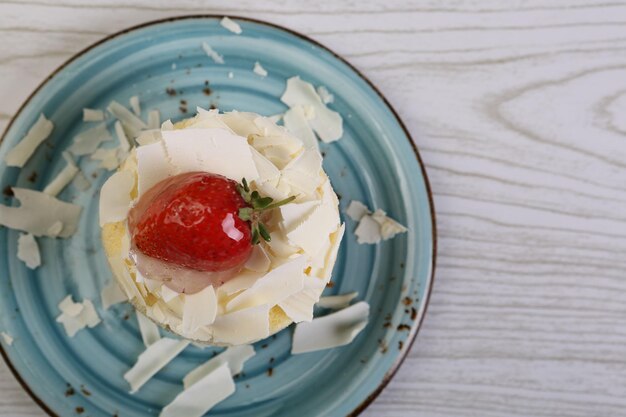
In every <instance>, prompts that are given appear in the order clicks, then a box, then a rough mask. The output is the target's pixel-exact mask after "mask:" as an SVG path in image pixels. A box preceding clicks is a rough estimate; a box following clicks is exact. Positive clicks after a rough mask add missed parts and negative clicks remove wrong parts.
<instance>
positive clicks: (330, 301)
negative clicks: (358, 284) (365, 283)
mask: <svg viewBox="0 0 626 417" xmlns="http://www.w3.org/2000/svg"><path fill="white" fill-rule="evenodd" d="M358 295H359V293H358V292H350V293H348V294H342V295H329V296H326V297H321V298H320V300H319V301H318V302H317V306H318V307H322V308H330V309H332V310H341V309H342V308H346V307H348V306H349V305H350V302H351V301H352V300H354V299H355V298H356V297H357V296H358Z"/></svg>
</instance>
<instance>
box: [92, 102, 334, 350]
mask: <svg viewBox="0 0 626 417" xmlns="http://www.w3.org/2000/svg"><path fill="white" fill-rule="evenodd" d="M136 142H137V147H136V148H134V149H133V150H132V151H131V152H130V154H129V156H128V158H127V159H126V160H125V161H124V163H123V164H122V165H121V166H120V168H119V170H118V171H117V172H116V173H115V174H113V176H111V177H110V178H109V179H108V180H107V182H106V183H105V184H104V186H103V187H102V191H101V196H100V225H101V227H102V242H103V246H104V249H105V252H106V255H107V258H108V261H109V264H110V266H111V270H112V272H113V275H114V276H115V278H116V280H117V282H118V283H119V284H120V287H121V288H122V290H123V291H124V292H125V294H126V296H127V297H128V298H129V300H130V302H131V303H132V304H133V306H134V307H135V308H136V309H137V310H138V311H139V312H141V313H142V314H144V315H146V316H147V317H148V318H150V319H151V320H153V321H154V322H155V323H157V324H159V325H160V326H163V327H164V328H166V329H168V330H170V331H171V332H173V333H176V334H178V335H180V336H181V337H183V338H186V339H189V340H192V341H194V342H197V343H201V344H210V345H217V346H230V345H239V344H246V343H252V342H255V341H258V340H261V339H264V338H266V337H268V336H270V335H272V334H274V333H276V332H278V331H280V330H282V329H284V328H285V327H287V326H289V325H290V324H291V323H293V322H296V323H297V322H302V321H310V320H311V319H312V317H313V308H314V305H315V303H316V302H317V301H318V300H319V297H320V295H321V293H322V291H323V290H324V288H325V286H326V284H327V283H328V282H329V280H330V278H331V273H332V270H333V266H334V264H335V260H336V257H337V252H338V249H339V245H340V243H341V239H342V237H343V232H344V226H343V225H342V224H341V220H340V217H339V210H338V199H337V195H336V194H335V192H334V190H333V187H332V185H331V183H330V180H329V179H328V176H327V175H326V173H325V172H324V170H323V168H322V157H321V155H320V153H319V151H318V150H317V149H316V148H314V147H307V146H305V145H304V143H303V141H302V140H300V139H299V138H297V137H295V136H293V135H292V134H290V133H289V132H288V131H287V130H285V129H284V128H283V127H282V126H278V125H277V124H276V123H275V122H274V121H273V120H271V119H269V118H266V117H263V116H259V115H257V114H254V113H244V112H229V113H223V114H220V113H219V112H218V111H216V110H212V111H206V110H203V109H198V114H197V115H196V116H195V117H193V118H189V119H185V120H183V121H181V122H179V123H176V124H172V123H170V122H169V121H168V122H165V123H164V124H163V125H162V127H161V129H160V130H152V131H145V132H142V133H141V135H140V136H139V137H137V138H136ZM201 183H202V184H201ZM199 184H200V185H199ZM218 185H219V186H218ZM222 186H223V187H225V188H224V190H222V191H220V192H221V194H219V193H218V192H217V191H215V193H218V194H216V195H224V196H226V197H224V198H227V199H228V201H229V204H230V205H229V206H228V207H231V206H233V205H237V210H236V211H232V210H231V211H232V213H231V212H229V213H228V215H227V216H226V217H224V221H223V222H222V223H221V224H222V227H221V229H222V230H219V229H220V228H219V227H217V228H211V227H205V228H204V229H203V228H202V227H200V226H198V224H200V223H199V222H197V221H196V222H195V223H193V225H194V226H193V228H192V229H185V227H187V223H185V221H186V220H185V221H183V222H182V223H181V225H183V226H180V234H179V235H177V234H176V233H177V230H179V229H177V227H178V225H176V224H172V222H171V221H170V220H168V219H167V218H165V219H164V216H160V215H159V213H160V210H161V208H163V207H167V208H166V209H164V210H174V212H175V213H176V215H177V216H178V214H180V210H183V211H185V210H192V211H193V210H195V209H192V208H189V207H196V206H197V204H198V203H197V201H196V200H194V202H193V203H191V204H188V205H187V206H174V205H168V201H169V200H168V201H165V200H166V199H167V198H178V197H179V196H180V194H181V193H183V194H185V196H188V195H190V194H188V192H187V191H186V190H187V188H184V187H190V188H189V189H194V190H196V191H197V190H198V189H199V188H198V187H209V188H201V189H202V190H204V191H201V192H200V191H198V192H196V193H195V194H193V193H191V194H193V195H194V196H195V197H194V198H196V199H200V200H202V199H209V197H208V194H207V192H208V191H206V190H218V189H220V190H221V188H219V187H222ZM194 187H195V188H194ZM210 187H213V188H210ZM235 189H236V190H237V192H238V193H240V194H241V195H234V194H235V192H234V191H233V190H235ZM163 190H167V192H165V191H163ZM154 195H158V196H159V197H154ZM155 198H161V199H162V200H164V201H165V202H162V201H160V202H159V204H160V205H159V204H157V203H154V201H155V200H154V199H155ZM185 198H187V197H185ZM190 198H191V197H190ZM176 201H179V200H176ZM150 204H152V205H150ZM194 204H195V205H194ZM220 204H221V203H220ZM224 204H225V203H224ZM148 206H150V208H149V209H146V207H148ZM222 206H223V204H222V205H221V206H220V207H222ZM178 207H183V208H182V209H181V208H178ZM185 207H187V208H185ZM198 207H199V206H198ZM233 207H234V206H233ZM255 208H258V210H255ZM242 209H243V210H242ZM176 210H178V211H176ZM203 210H205V208H203ZM206 210H208V211H206ZM206 210H205V211H204V212H203V213H207V212H211V210H210V209H206ZM216 210H218V209H217V208H214V213H216V212H217V211H216ZM146 213H147V214H146ZM194 213H195V212H193V213H191V214H190V213H189V212H185V213H182V214H181V216H192V217H191V218H192V220H193V219H196V218H195V217H193V215H195V214H194ZM196 214H197V213H196ZM237 215H239V217H237ZM142 216H143V217H142ZM150 216H152V217H150ZM148 217H150V218H149V219H148ZM165 217H167V216H165ZM146 219H147V220H146ZM185 219H187V217H185ZM203 219H204V217H203ZM260 220H262V222H261V221H260ZM176 221H178V220H176ZM193 221H195V220H193ZM150 222H157V223H158V222H160V223H158V225H160V226H158V227H157V226H154V227H156V229H154V228H152V226H151V225H152V224H153V223H150ZM164 224H166V226H167V227H165V226H163V225H164ZM190 224H191V223H190ZM206 224H207V225H208V224H209V223H206ZM146 225H150V226H146ZM201 225H204V223H202V224H201ZM246 228H247V229H246ZM196 232H197V233H196ZM216 233H217V234H218V235H219V236H218V237H217V238H216V237H215V234H216ZM205 234H206V235H205ZM224 234H225V235H227V236H229V237H230V238H231V239H234V240H233V242H228V240H227V238H226V237H224ZM146 236H148V237H149V238H146ZM209 236H211V237H209ZM220 236H221V237H220ZM222 238H223V239H226V241H225V242H222V243H225V244H227V245H229V246H228V248H227V249H220V250H217V249H215V250H213V249H214V248H213V247H211V246H210V245H211V244H212V243H211V242H212V241H211V239H222ZM237 239H240V240H241V239H243V240H242V241H243V242H244V243H241V242H240V240H237ZM235 240H236V242H235ZM248 240H249V241H250V242H249V247H248V246H247V242H248ZM179 241H180V242H179ZM146 242H148V243H146ZM185 243H188V244H187V245H185ZM207 245H209V246H207ZM220 248H221V247H220ZM182 252H184V253H182ZM172 254H173V255H172ZM212 256H218V257H221V258H220V262H221V263H220V265H223V266H224V267H225V268H226V267H227V269H225V270H219V271H218V270H213V269H211V268H213V266H214V265H213V264H212V263H211V262H210V261H211V260H212V259H213V258H212ZM180 259H184V260H185V261H181V260H180ZM155 260H156V261H155ZM153 261H155V262H153ZM152 265H156V267H154V268H153V267H152ZM197 265H201V266H198V269H195V268H196V266H197ZM233 265H234V266H233ZM170 267H171V268H170ZM218 269H219V268H218Z"/></svg>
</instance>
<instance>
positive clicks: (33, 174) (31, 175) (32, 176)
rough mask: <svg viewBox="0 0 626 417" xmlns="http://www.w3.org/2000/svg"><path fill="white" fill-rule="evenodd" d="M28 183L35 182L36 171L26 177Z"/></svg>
mask: <svg viewBox="0 0 626 417" xmlns="http://www.w3.org/2000/svg"><path fill="white" fill-rule="evenodd" d="M28 181H30V182H35V181H37V171H33V172H32V173H31V174H30V176H29V177H28Z"/></svg>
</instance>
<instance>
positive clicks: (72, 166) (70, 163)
mask: <svg viewBox="0 0 626 417" xmlns="http://www.w3.org/2000/svg"><path fill="white" fill-rule="evenodd" d="M63 157H64V158H65V162H66V163H65V167H64V168H63V169H62V170H61V172H59V173H58V174H57V176H56V177H54V179H53V180H52V181H50V183H49V184H48V185H47V186H46V188H44V189H43V192H44V193H45V194H48V195H50V196H52V197H56V196H57V195H58V194H59V193H60V192H61V191H63V189H64V188H65V187H67V185H68V184H69V183H70V182H72V180H73V179H74V177H75V176H76V174H78V172H79V171H80V170H79V169H78V167H77V166H76V163H74V160H73V159H72V156H71V155H70V154H69V153H65V152H64V153H63Z"/></svg>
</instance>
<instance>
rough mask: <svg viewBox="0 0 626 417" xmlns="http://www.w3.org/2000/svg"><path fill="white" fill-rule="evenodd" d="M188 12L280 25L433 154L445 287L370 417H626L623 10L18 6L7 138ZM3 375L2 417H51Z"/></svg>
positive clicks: (4, 16)
mask: <svg viewBox="0 0 626 417" xmlns="http://www.w3.org/2000/svg"><path fill="white" fill-rule="evenodd" d="M120 10H121V11H123V12H120ZM191 13H220V14H222V13H223V14H227V13H231V14H238V15H244V16H250V17H255V18H259V19H265V20H269V21H271V22H275V23H278V24H281V25H285V26H288V27H290V28H293V29H295V30H298V31H300V32H303V33H305V34H307V35H310V36H312V37H314V38H315V39H317V40H319V41H320V42H322V43H324V44H325V45H327V46H329V47H330V48H332V49H334V50H335V51H337V52H339V53H340V54H342V55H343V56H345V57H346V58H348V59H349V60H350V61H351V62H352V63H353V64H355V65H356V66H357V67H358V68H359V69H361V70H362V71H363V72H364V73H365V74H366V75H367V76H368V77H370V78H371V79H372V80H373V81H374V83H375V84H376V85H377V86H379V87H380V89H381V90H382V91H383V93H384V94H385V95H386V96H387V97H388V99H389V100H390V101H391V102H392V104H393V105H394V106H395V108H396V109H397V110H398V112H399V113H400V115H401V117H402V118H403V120H404V121H405V122H406V124H407V125H408V127H409V129H410V130H411V132H412V133H413V135H414V138H415V140H416V142H417V145H418V146H419V148H420V150H421V152H422V156H423V158H424V160H425V162H426V165H427V167H428V173H429V175H430V178H431V181H432V186H433V190H434V193H435V203H436V208H437V213H438V227H439V231H440V251H439V262H438V266H437V279H436V285H435V289H434V293H433V297H432V301H431V306H430V309H429V312H428V316H427V318H426V321H425V324H424V327H423V329H422V332H421V333H420V335H419V337H418V341H417V343H416V345H415V346H414V348H413V350H412V352H411V353H410V356H409V358H408V359H407V360H406V362H405V364H404V365H403V367H402V368H401V369H400V371H399V373H398V374H397V376H396V377H395V379H394V380H393V381H392V382H391V384H390V385H389V387H388V388H387V389H386V390H385V391H384V392H383V394H382V395H381V396H380V397H379V398H378V399H377V400H376V401H375V402H374V404H373V405H372V406H371V407H370V408H369V409H368V410H367V411H366V412H365V413H364V415H366V416H389V417H400V416H402V417H404V416H408V415H411V416H418V415H419V416H430V417H439V416H442V417H443V416H445V417H451V416H480V417H489V416H572V417H589V416H626V327H625V325H624V323H625V320H624V319H625V318H626V276H625V275H626V274H625V270H626V258H625V257H624V253H626V210H624V206H625V203H626V169H625V168H626V136H625V135H626V4H623V3H619V2H613V1H610V0H604V1H599V2H592V1H588V0H562V1H561V0H553V1H550V2H545V1H538V0H531V1H524V2H510V1H509V2H501V1H480V2H478V1H423V2H422V1H420V2H418V1H410V0H404V1H393V2H387V1H374V0H362V1H356V0H350V1H342V2H337V1H331V0H323V1H319V0H318V1H316V2H295V1H286V0H284V1H272V2H270V1H262V2H257V1H253V0H244V1H238V2H230V3H227V2H219V3H218V2H200V1H194V0H185V1H179V2H176V3H174V2H171V1H165V0H141V1H134V2H125V1H121V0H93V1H86V0H60V1H54V0H34V1H17V0H15V1H1V2H0V36H2V38H3V41H4V42H2V43H0V91H1V92H2V93H3V94H2V97H3V100H1V101H0V128H4V127H5V126H6V124H7V122H8V119H9V118H10V117H11V115H12V114H13V113H14V112H15V111H16V109H17V107H18V106H19V104H20V103H21V102H22V100H23V99H24V98H25V97H26V96H27V95H28V94H29V93H30V91H32V89H33V88H34V87H35V86H36V85H37V84H38V83H39V82H40V81H41V80H42V79H43V78H44V77H45V76H46V75H47V74H48V73H50V71H51V70H52V69H53V68H55V67H56V66H58V65H59V64H60V63H61V62H63V61H64V60H66V59H67V58H68V57H70V56H71V55H72V54H74V53H75V52H76V51H78V50H80V49H82V48H84V47H85V46H87V45H89V44H90V43H92V42H94V41H96V40H98V39H99V38H101V37H102V36H104V35H106V34H109V33H112V32H115V31H117V30H120V29H122V28H125V27H127V26H130V25H134V24H137V23H140V22H144V21H147V20H151V19H156V18H162V17H167V16H174V15H182V14H191ZM16 81H19V82H16ZM0 367H1V368H2V369H0V415H2V416H28V417H31V416H41V415H42V412H41V411H40V410H39V409H38V408H37V406H36V405H35V404H34V403H33V402H32V401H31V400H30V399H29V398H28V396H27V395H26V394H24V393H23V391H22V390H21V389H20V387H19V386H18V384H17V383H16V382H15V381H14V380H13V378H12V377H11V376H10V374H9V373H8V372H7V370H6V367H5V365H4V364H0Z"/></svg>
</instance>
